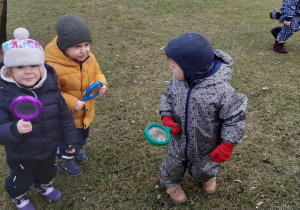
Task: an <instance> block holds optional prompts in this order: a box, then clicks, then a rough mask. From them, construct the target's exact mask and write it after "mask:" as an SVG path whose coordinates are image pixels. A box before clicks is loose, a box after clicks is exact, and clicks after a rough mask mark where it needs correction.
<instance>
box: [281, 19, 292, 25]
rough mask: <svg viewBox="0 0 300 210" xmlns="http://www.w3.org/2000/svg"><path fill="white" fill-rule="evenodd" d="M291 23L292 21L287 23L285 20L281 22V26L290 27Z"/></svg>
mask: <svg viewBox="0 0 300 210" xmlns="http://www.w3.org/2000/svg"><path fill="white" fill-rule="evenodd" d="M291 22H292V21H287V20H285V21H283V24H284V25H286V26H289V25H291Z"/></svg>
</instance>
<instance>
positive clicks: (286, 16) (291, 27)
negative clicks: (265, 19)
mask: <svg viewBox="0 0 300 210" xmlns="http://www.w3.org/2000/svg"><path fill="white" fill-rule="evenodd" d="M274 12H275V11H274ZM275 13H276V12H275ZM277 15H278V16H277ZM277 15H276V14H274V17H272V13H271V14H270V17H271V18H272V19H279V22H283V25H282V26H280V27H275V28H273V29H272V30H271V34H272V35H273V36H274V38H275V43H274V45H273V50H274V51H275V52H277V53H287V52H288V51H287V50H286V48H285V47H284V44H285V42H286V41H287V40H288V39H289V38H290V37H291V36H292V35H293V34H294V33H295V32H297V31H299V30H300V1H298V0H297V1H296V0H284V1H283V3H282V7H281V14H279V13H277Z"/></svg>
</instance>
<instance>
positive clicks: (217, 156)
mask: <svg viewBox="0 0 300 210" xmlns="http://www.w3.org/2000/svg"><path fill="white" fill-rule="evenodd" d="M233 148H234V145H232V144H228V143H226V142H222V143H221V144H220V145H219V146H217V148H216V149H214V150H213V151H212V152H211V153H210V157H211V159H212V160H213V161H214V162H217V163H221V162H225V161H227V160H229V159H230V156H231V155H232V151H233Z"/></svg>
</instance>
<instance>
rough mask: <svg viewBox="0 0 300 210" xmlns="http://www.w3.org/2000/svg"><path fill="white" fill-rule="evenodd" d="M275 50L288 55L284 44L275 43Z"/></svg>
mask: <svg viewBox="0 0 300 210" xmlns="http://www.w3.org/2000/svg"><path fill="white" fill-rule="evenodd" d="M273 50H274V51H275V52H277V53H287V52H288V51H287V50H286V49H285V47H284V43H277V42H275V43H274V45H273Z"/></svg>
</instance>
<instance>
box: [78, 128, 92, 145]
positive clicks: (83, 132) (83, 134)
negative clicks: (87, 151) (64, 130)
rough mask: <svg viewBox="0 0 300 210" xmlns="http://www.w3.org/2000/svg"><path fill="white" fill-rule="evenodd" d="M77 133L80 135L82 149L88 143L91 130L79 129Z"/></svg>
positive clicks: (79, 142) (79, 140) (79, 143)
mask: <svg viewBox="0 0 300 210" xmlns="http://www.w3.org/2000/svg"><path fill="white" fill-rule="evenodd" d="M77 133H78V145H79V146H80V147H81V148H82V147H83V146H84V145H85V144H86V141H87V138H88V137H89V133H90V129H89V128H87V129H83V128H81V129H77Z"/></svg>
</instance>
